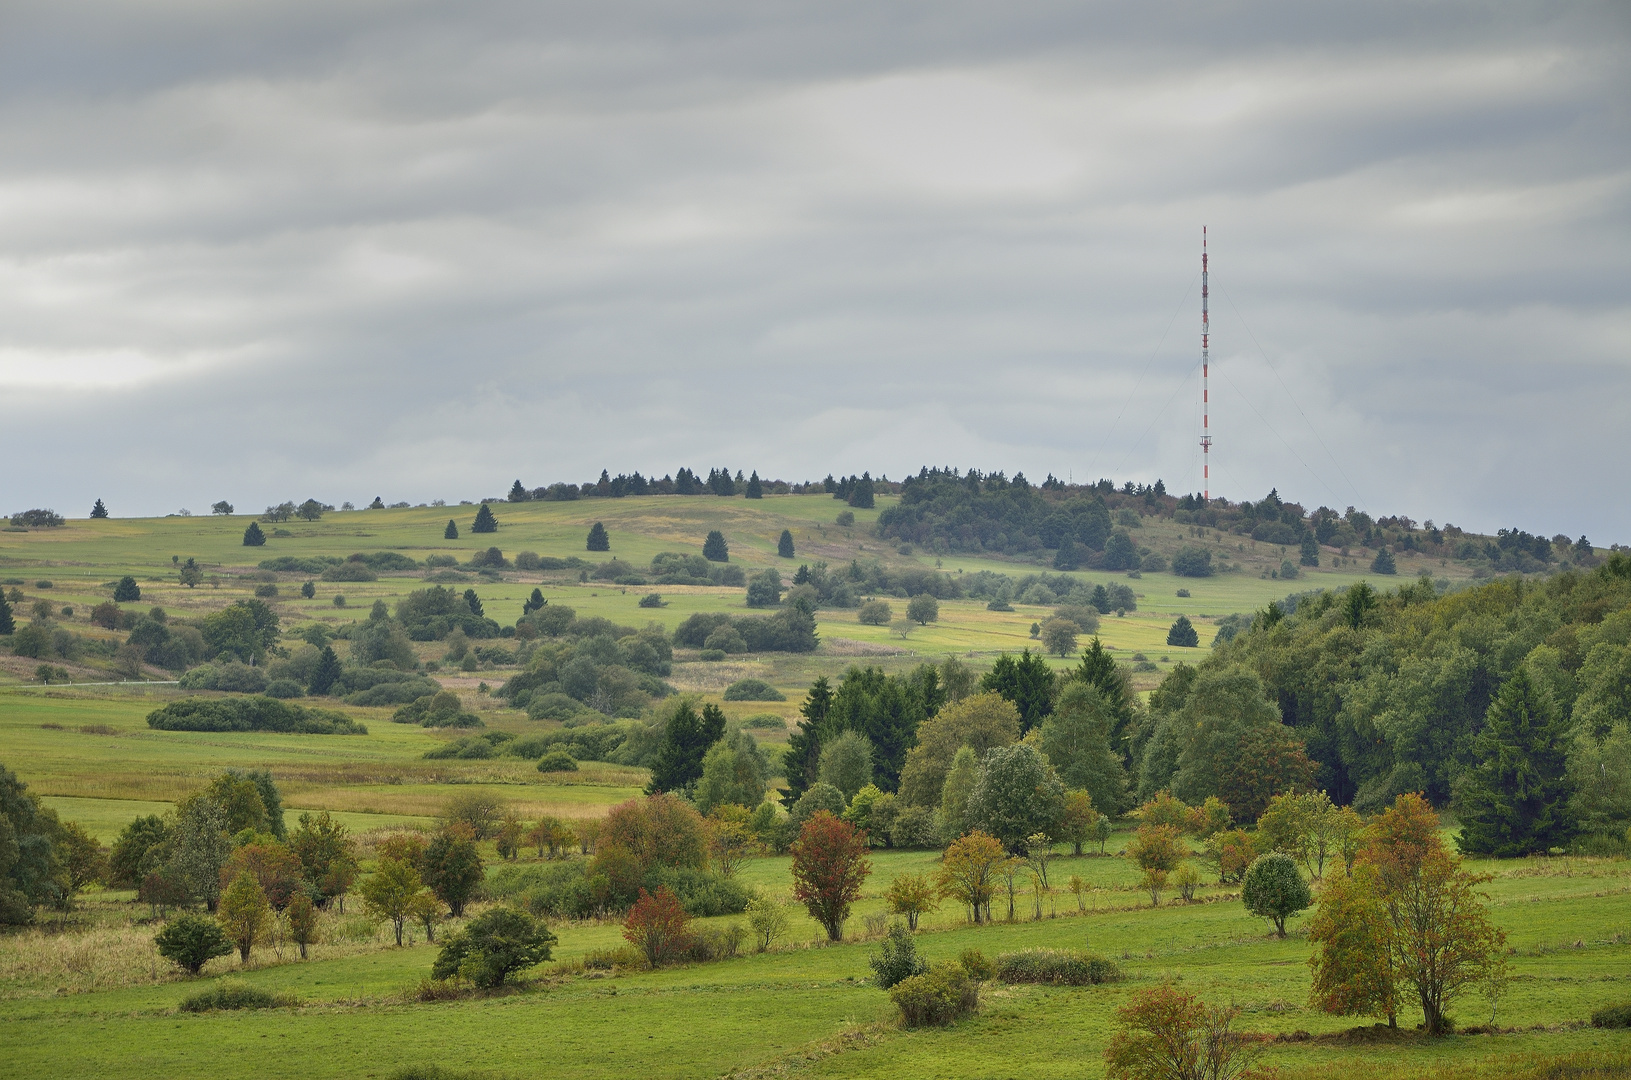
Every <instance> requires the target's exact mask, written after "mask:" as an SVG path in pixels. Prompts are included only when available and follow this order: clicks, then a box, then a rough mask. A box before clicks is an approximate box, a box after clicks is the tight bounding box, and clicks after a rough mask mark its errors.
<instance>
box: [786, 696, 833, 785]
mask: <svg viewBox="0 0 1631 1080" xmlns="http://www.w3.org/2000/svg"><path fill="white" fill-rule="evenodd" d="M832 700H833V694H832V686H831V684H829V683H828V682H827V676H825V675H822V676H820V677H819V678H817V679H816V681H815V682H813V683H811V684H810V693H809V695H808V696H806V697H805V699H804V704H802V705H800V706H799V714H800V715H801V716H803V718H804V719H802V720H800V721H799V722H798V726H797V727H795V728H794V729H793V731H792V733H791V734H790V735H789V736H788V737H787V750H786V751H785V752H784V753H783V755H782V761H783V762H784V768H785V769H786V770H787V792H786V794H785V795H783V796H782V805H784V806H786V807H787V808H788V809H789V810H791V809H792V808H793V804H794V803H796V802H798V801H799V796H800V795H803V794H804V792H805V791H806V790H808V789H809V787H810V785H811V784H814V783H815V782H816V777H817V772H818V769H819V767H820V764H821V740H822V738H824V737H825V736H826V735H827V714H828V713H829V712H831V711H832Z"/></svg>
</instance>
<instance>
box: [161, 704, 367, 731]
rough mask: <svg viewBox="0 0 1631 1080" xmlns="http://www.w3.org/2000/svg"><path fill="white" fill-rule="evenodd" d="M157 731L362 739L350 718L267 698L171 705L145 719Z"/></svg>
mask: <svg viewBox="0 0 1631 1080" xmlns="http://www.w3.org/2000/svg"><path fill="white" fill-rule="evenodd" d="M147 726H148V727H150V728H154V729H157V730H159V731H277V732H284V733H288V734H295V735H366V734H368V729H367V728H366V727H365V726H363V725H362V724H360V723H358V722H357V721H355V720H353V719H351V717H349V716H346V715H344V714H343V713H337V712H334V711H332V710H329V709H308V708H305V707H304V706H300V705H289V704H286V703H285V702H282V701H277V700H275V699H273V698H269V697H242V698H223V699H216V700H209V699H205V698H186V699H184V700H182V701H172V702H171V703H170V704H168V705H166V706H164V708H162V709H155V710H154V711H153V712H151V713H149V714H148V715H147Z"/></svg>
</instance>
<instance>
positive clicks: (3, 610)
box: [0, 593, 17, 635]
mask: <svg viewBox="0 0 1631 1080" xmlns="http://www.w3.org/2000/svg"><path fill="white" fill-rule="evenodd" d="M16 632H17V620H16V619H13V618H12V617H11V601H9V600H7V599H6V594H5V593H0V635H9V634H14V633H16Z"/></svg>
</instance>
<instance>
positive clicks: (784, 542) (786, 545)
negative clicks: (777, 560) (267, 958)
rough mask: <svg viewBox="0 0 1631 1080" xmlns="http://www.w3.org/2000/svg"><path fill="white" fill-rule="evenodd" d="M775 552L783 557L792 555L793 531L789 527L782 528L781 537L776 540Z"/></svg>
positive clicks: (788, 557) (789, 557)
mask: <svg viewBox="0 0 1631 1080" xmlns="http://www.w3.org/2000/svg"><path fill="white" fill-rule="evenodd" d="M776 554H777V555H779V556H781V557H782V558H784V559H791V558H792V557H793V533H792V531H791V530H790V529H783V530H782V535H781V539H780V540H777V541H776Z"/></svg>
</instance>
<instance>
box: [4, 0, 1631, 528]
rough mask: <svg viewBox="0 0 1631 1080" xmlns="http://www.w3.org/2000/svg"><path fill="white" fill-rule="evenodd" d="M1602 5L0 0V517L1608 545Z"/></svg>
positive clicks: (1622, 442)
mask: <svg viewBox="0 0 1631 1080" xmlns="http://www.w3.org/2000/svg"><path fill="white" fill-rule="evenodd" d="M1628 120H1631V6H1628V5H1626V4H1625V3H1623V2H1604V3H1601V4H1567V3H1538V2H1537V3H1530V4H1501V3H1489V2H1477V3H1466V4H1453V3H1439V4H1425V3H1388V2H1377V3H1367V4H1355V3H1352V2H1351V0H1346V2H1343V3H1340V4H1318V3H1309V2H1307V0H1297V2H1287V3H1282V4H1273V3H1250V2H1241V3H1230V4H1211V5H1198V4H1168V3H1160V2H1151V3H1138V4H1117V5H1109V4H1089V3H1082V2H1069V3H1051V4H1049V3H1024V2H1013V0H1009V2H1005V3H1001V4H998V3H991V2H985V3H977V4H976V3H959V2H956V0H933V2H924V3H918V4H902V3H887V2H881V0H869V2H865V3H850V2H843V0H828V2H823V3H808V4H787V3H774V2H770V3H767V2H764V0H755V2H751V3H750V2H737V3H729V2H710V0H688V2H686V3H680V4H675V3H651V4H638V3H617V2H604V3H600V2H597V3H589V4H585V3H571V4H566V3H544V2H538V0H514V2H506V0H464V2H461V3H457V4H453V3H440V4H437V3H423V2H412V0H403V2H394V3H393V2H385V0H376V2H367V0H364V2H352V3H344V2H340V3H336V2H335V0H278V2H276V3H270V2H268V3H261V4H247V3H245V4H231V5H228V4H220V3H213V2H205V0H192V2H189V0H123V2H121V0H105V2H95V0H91V2H71V0H70V2H63V0H44V2H30V0H4V2H3V3H0V400H3V402H4V412H3V417H4V419H3V421H0V424H3V426H0V461H3V462H4V465H3V471H0V475H3V480H0V503H3V504H4V505H0V510H3V511H7V512H10V511H14V510H19V509H24V508H26V507H31V506H51V507H54V508H56V509H57V510H59V511H61V512H63V513H66V514H69V515H70V516H83V515H84V514H85V513H86V512H87V510H88V509H89V506H90V504H91V502H92V500H94V499H95V498H97V497H98V496H100V497H102V498H104V499H105V500H106V501H107V503H108V505H109V507H110V508H111V509H112V511H113V513H114V514H115V515H116V516H124V515H135V514H155V513H165V512H174V511H176V510H179V509H180V508H182V507H189V508H191V509H192V510H193V511H195V512H205V511H207V509H208V505H209V503H210V502H212V501H214V500H216V499H222V498H225V499H229V500H231V501H233V502H234V503H236V504H237V505H238V508H239V509H240V511H242V510H248V509H254V510H258V509H260V508H261V507H263V506H265V505H266V504H268V503H271V502H277V501H281V500H283V499H287V498H292V499H296V500H299V499H303V498H305V497H307V496H316V497H317V498H320V499H323V500H325V501H328V502H333V503H336V504H338V503H339V502H341V501H342V500H347V499H349V500H352V501H356V502H359V503H360V502H363V501H366V500H368V499H371V498H372V497H373V496H374V495H376V494H379V495H383V496H384V497H385V499H386V501H395V500H398V499H406V500H411V501H414V502H421V501H428V500H430V499H433V498H445V499H448V500H457V499H459V498H475V497H479V496H481V495H484V494H492V493H501V492H503V491H505V490H507V489H508V487H509V485H510V481H511V480H513V479H515V478H516V477H520V478H521V479H522V481H523V482H524V483H526V484H528V485H529V486H536V485H541V484H545V483H549V482H553V481H558V480H570V481H578V482H581V481H583V480H585V479H592V478H593V477H595V476H598V475H599V472H600V470H601V468H603V467H606V468H610V469H611V470H612V472H614V473H616V472H619V471H629V472H632V471H634V470H636V469H638V470H640V471H642V472H645V473H647V474H654V475H659V476H660V475H662V474H664V473H669V472H672V471H673V470H674V469H676V468H678V467H680V466H682V465H684V466H689V467H691V468H694V469H699V470H702V471H704V472H706V470H707V469H708V468H710V467H712V466H715V465H727V466H729V467H730V468H732V469H738V468H740V469H744V470H751V469H757V470H758V471H759V472H760V473H761V475H767V476H776V477H782V478H786V479H790V480H797V479H803V478H819V477H820V476H823V475H825V474H826V473H828V472H835V473H842V472H859V471H860V470H862V469H870V470H871V471H872V472H873V474H874V475H877V474H878V473H880V472H882V473H887V474H888V475H889V476H891V477H898V476H900V475H901V474H902V473H905V472H908V471H916V469H917V468H918V467H919V466H920V465H923V464H931V465H932V464H945V465H955V466H958V467H960V468H963V469H967V468H969V467H971V466H972V467H977V468H980V469H983V470H993V469H1002V470H1005V471H1006V472H1008V473H1010V474H1012V473H1013V472H1014V471H1015V470H1023V471H1024V472H1025V473H1026V475H1028V476H1030V477H1032V478H1033V479H1036V480H1040V479H1041V478H1042V477H1043V476H1044V475H1045V474H1046V473H1048V472H1050V471H1051V472H1053V473H1055V474H1057V475H1059V476H1061V477H1065V476H1071V477H1074V478H1075V479H1076V480H1078V481H1081V480H1083V479H1093V478H1097V477H1099V476H1109V477H1112V478H1114V479H1115V480H1117V481H1118V482H1120V481H1121V480H1124V479H1129V478H1131V479H1139V480H1148V481H1153V480H1154V479H1156V478H1157V477H1160V478H1163V479H1164V480H1165V481H1166V484H1167V486H1168V488H1169V489H1172V490H1175V491H1190V490H1198V489H1199V487H1200V483H1201V482H1200V461H1199V451H1198V448H1197V446H1196V437H1197V435H1198V429H1199V371H1198V360H1199V323H1200V318H1199V305H1200V288H1199V286H1200V282H1199V260H1200V240H1201V229H1202V226H1203V225H1204V226H1206V227H1207V228H1208V229H1209V231H1210V239H1211V248H1210V250H1211V256H1212V279H1211V282H1212V288H1211V292H1212V296H1211V307H1212V328H1213V352H1212V357H1213V368H1212V418H1211V422H1212V431H1213V434H1214V436H1215V440H1216V441H1215V445H1214V452H1213V455H1212V458H1213V469H1212V491H1213V493H1214V494H1222V495H1225V496H1227V497H1229V498H1231V499H1239V498H1258V497H1261V495H1262V494H1263V493H1264V492H1266V491H1267V490H1268V488H1269V487H1270V486H1271V485H1277V486H1278V487H1279V489H1280V491H1281V493H1282V494H1283V495H1286V496H1287V497H1290V498H1295V499H1298V500H1300V501H1302V502H1304V503H1305V504H1306V505H1308V506H1309V507H1313V506H1316V505H1319V504H1321V503H1325V504H1328V505H1331V506H1335V507H1337V508H1338V509H1341V508H1343V507H1345V506H1347V505H1349V504H1353V505H1357V506H1359V507H1361V508H1363V509H1368V510H1370V511H1371V512H1372V513H1374V514H1378V515H1380V514H1387V513H1405V514H1409V515H1410V516H1412V517H1415V518H1417V519H1418V520H1419V519H1423V518H1429V517H1431V518H1434V519H1436V520H1437V521H1439V522H1441V523H1442V522H1444V521H1446V520H1448V521H1452V522H1454V523H1456V524H1461V525H1465V526H1467V527H1469V528H1477V529H1480V530H1493V529H1494V528H1495V527H1497V526H1501V525H1517V526H1520V527H1523V528H1526V529H1530V530H1531V531H1536V532H1543V533H1545V534H1548V535H1550V534H1552V533H1555V532H1558V531H1566V532H1568V533H1570V534H1573V535H1578V534H1580V533H1582V532H1584V533H1587V534H1588V535H1589V536H1590V537H1591V539H1592V540H1593V541H1594V542H1597V543H1599V544H1603V545H1606V544H1607V543H1609V542H1610V541H1631V499H1628V498H1626V469H1625V461H1626V456H1627V450H1626V439H1627V435H1628V433H1631V286H1628V282H1631V254H1628V245H1631V228H1628V226H1631V198H1628V193H1631V122H1628Z"/></svg>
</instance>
